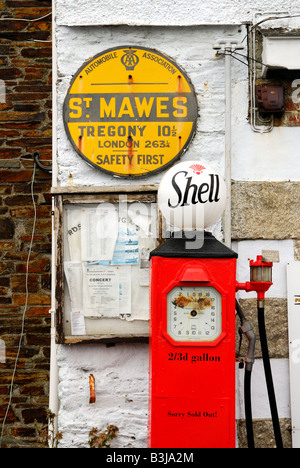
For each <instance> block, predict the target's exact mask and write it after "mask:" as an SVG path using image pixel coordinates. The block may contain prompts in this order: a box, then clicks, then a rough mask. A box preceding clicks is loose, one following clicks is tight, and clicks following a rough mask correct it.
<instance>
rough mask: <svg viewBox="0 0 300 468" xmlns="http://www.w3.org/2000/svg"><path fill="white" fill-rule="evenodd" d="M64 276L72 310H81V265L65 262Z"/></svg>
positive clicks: (79, 263)
mask: <svg viewBox="0 0 300 468" xmlns="http://www.w3.org/2000/svg"><path fill="white" fill-rule="evenodd" d="M64 267H65V276H66V279H67V284H68V289H69V294H70V299H71V307H72V310H82V306H83V301H82V283H83V275H82V263H81V262H65V263H64Z"/></svg>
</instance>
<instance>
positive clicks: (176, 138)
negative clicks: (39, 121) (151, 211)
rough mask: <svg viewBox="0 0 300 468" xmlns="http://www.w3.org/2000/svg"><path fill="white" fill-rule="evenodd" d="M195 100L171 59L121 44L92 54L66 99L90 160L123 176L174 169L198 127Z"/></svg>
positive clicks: (73, 134)
mask: <svg viewBox="0 0 300 468" xmlns="http://www.w3.org/2000/svg"><path fill="white" fill-rule="evenodd" d="M197 117H198V105H197V97H196V94H195V91H194V88H193V86H192V83H191V81H190V80H189V78H188V76H187V75H186V73H185V72H184V70H183V69H182V68H181V67H180V66H179V65H177V64H176V63H175V62H174V61H173V60H172V59H170V58H169V57H168V56H166V55H164V54H162V53H160V52H158V51H156V50H153V49H148V48H145V47H134V46H123V47H115V48H113V49H109V50H105V51H103V52H101V53H100V54H98V55H96V56H94V57H92V58H90V59H89V60H88V61H87V62H85V63H84V65H83V66H82V67H81V68H80V69H79V70H78V71H77V73H76V74H75V76H74V77H73V79H72V82H71V84H70V87H69V90H68V92H67V95H66V97H65V101H64V109H63V118H64V125H65V130H66V133H67V135H68V138H69V140H70V142H71V144H72V145H73V148H74V149H75V151H76V152H77V153H78V154H79V155H80V156H81V157H82V158H83V159H84V160H85V161H86V162H87V163H88V164H90V165H92V166H93V167H96V168H98V169H100V170H102V171H105V172H106V173H110V174H113V175H117V176H121V177H142V176H147V175H151V174H153V173H155V172H158V171H160V170H164V169H166V168H167V167H169V166H170V165H171V164H173V163H174V161H175V160H176V159H177V158H179V157H180V155H181V154H182V153H183V151H185V149H186V148H187V146H188V145H189V143H190V141H191V139H192V137H193V136H194V134H195V131H196V122H197Z"/></svg>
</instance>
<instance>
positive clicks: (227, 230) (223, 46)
mask: <svg viewBox="0 0 300 468" xmlns="http://www.w3.org/2000/svg"><path fill="white" fill-rule="evenodd" d="M243 48H244V46H243V45H242V44H239V43H238V41H236V40H232V39H228V40H227V39H224V40H223V39H221V40H219V41H218V42H217V44H215V45H214V46H213V49H214V50H217V51H218V52H217V54H218V53H220V55H221V54H222V55H225V181H226V189H227V204H226V208H225V217H224V241H225V245H227V247H229V248H230V247H231V108H232V106H231V53H232V52H233V51H234V50H241V49H243Z"/></svg>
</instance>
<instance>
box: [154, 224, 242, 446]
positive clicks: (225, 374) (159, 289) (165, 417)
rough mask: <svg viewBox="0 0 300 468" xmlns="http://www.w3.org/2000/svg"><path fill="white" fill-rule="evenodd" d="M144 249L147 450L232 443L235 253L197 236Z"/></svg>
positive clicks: (233, 421) (172, 240)
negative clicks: (147, 254)
mask: <svg viewBox="0 0 300 468" xmlns="http://www.w3.org/2000/svg"><path fill="white" fill-rule="evenodd" d="M190 247H191V245H189V248H187V244H186V239H184V238H181V239H177V238H170V239H168V240H167V242H166V243H165V244H164V245H162V246H161V247H158V248H157V249H155V250H154V251H153V252H151V320H150V324H151V332H150V337H151V340H150V343H151V348H150V349H151V353H150V410H149V413H150V416H149V418H150V419H149V446H150V447H151V448H159V447H165V448H171V447H172V448H175V447H186V448H188V447H189V448H194V447H195V448H197V447H198V448H225V447H229V448H234V447H235V292H236V258H237V254H236V253H235V252H233V251H232V250H231V249H229V248H228V247H226V246H224V245H223V244H221V243H220V242H219V241H217V240H216V239H215V238H214V237H213V236H212V235H211V234H210V233H205V236H204V244H203V246H202V247H201V248H197V249H195V248H190Z"/></svg>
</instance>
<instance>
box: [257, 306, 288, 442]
mask: <svg viewBox="0 0 300 468" xmlns="http://www.w3.org/2000/svg"><path fill="white" fill-rule="evenodd" d="M257 313H258V329H259V335H260V343H261V350H262V357H263V364H264V370H265V377H266V384H267V389H268V396H269V403H270V410H271V415H272V422H273V429H274V435H275V441H276V447H277V448H283V443H282V436H281V430H280V424H279V417H278V411H277V404H276V397H275V391H274V384H273V378H272V370H271V364H270V357H269V350H268V341H267V334H266V326H265V310H264V307H260V306H258V307H257Z"/></svg>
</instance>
